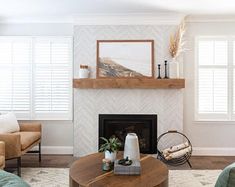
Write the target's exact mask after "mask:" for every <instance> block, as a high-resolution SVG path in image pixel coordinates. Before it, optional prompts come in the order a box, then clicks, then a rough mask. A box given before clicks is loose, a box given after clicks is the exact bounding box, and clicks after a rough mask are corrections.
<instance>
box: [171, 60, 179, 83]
mask: <svg viewBox="0 0 235 187" xmlns="http://www.w3.org/2000/svg"><path fill="white" fill-rule="evenodd" d="M169 78H170V79H179V78H180V72H179V62H178V61H177V60H176V59H175V58H173V59H172V61H170V62H169Z"/></svg>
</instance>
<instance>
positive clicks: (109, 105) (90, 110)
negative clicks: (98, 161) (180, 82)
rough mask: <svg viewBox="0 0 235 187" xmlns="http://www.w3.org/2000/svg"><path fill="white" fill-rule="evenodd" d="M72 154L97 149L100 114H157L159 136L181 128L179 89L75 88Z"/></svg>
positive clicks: (85, 153) (181, 99)
mask: <svg viewBox="0 0 235 187" xmlns="http://www.w3.org/2000/svg"><path fill="white" fill-rule="evenodd" d="M74 92H75V93H74V94H75V95H76V98H75V104H76V107H75V111H74V118H75V119H74V156H84V155H87V154H90V153H94V152H97V150H98V116H99V114H157V115H158V136H159V135H160V134H161V133H163V132H165V131H168V130H172V129H176V130H179V131H182V130H183V90H181V89H75V90H74Z"/></svg>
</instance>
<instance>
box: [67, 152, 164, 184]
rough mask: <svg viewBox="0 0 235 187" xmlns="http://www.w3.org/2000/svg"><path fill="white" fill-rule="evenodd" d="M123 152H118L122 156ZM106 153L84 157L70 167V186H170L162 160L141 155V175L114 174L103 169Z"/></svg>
mask: <svg viewBox="0 0 235 187" xmlns="http://www.w3.org/2000/svg"><path fill="white" fill-rule="evenodd" d="M121 155H122V153H119V154H118V157H119V158H121ZM103 158H104V154H102V153H95V154H91V155H88V156H85V157H82V158H80V159H78V160H77V161H75V162H74V163H73V164H72V166H71V167H70V171H69V178H70V187H81V186H84V187H85V186H86V187H101V186H109V187H132V186H133V187H152V186H155V187H168V169H167V167H166V165H165V164H164V163H162V162H161V161H159V160H157V159H155V158H153V157H151V156H147V155H142V157H141V175H138V176H128V175H114V174H113V171H110V172H104V171H102V159H103Z"/></svg>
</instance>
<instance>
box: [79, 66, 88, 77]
mask: <svg viewBox="0 0 235 187" xmlns="http://www.w3.org/2000/svg"><path fill="white" fill-rule="evenodd" d="M79 78H80V79H86V78H89V70H88V66H87V65H80V69H79Z"/></svg>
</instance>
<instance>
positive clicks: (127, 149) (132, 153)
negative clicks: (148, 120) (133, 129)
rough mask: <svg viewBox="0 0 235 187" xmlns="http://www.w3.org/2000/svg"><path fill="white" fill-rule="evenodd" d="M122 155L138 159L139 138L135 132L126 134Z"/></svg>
mask: <svg viewBox="0 0 235 187" xmlns="http://www.w3.org/2000/svg"><path fill="white" fill-rule="evenodd" d="M123 157H124V158H126V157H128V158H129V159H131V160H137V161H139V160H140V149H139V140H138V136H137V135H136V134H135V133H128V134H127V136H126V140H125V146H124V155H123Z"/></svg>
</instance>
